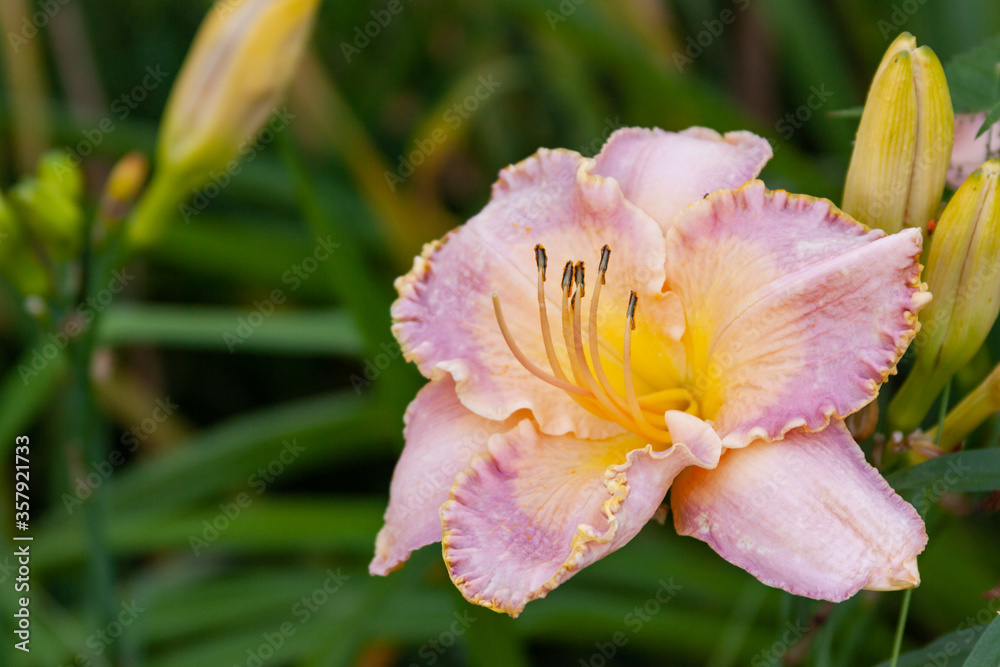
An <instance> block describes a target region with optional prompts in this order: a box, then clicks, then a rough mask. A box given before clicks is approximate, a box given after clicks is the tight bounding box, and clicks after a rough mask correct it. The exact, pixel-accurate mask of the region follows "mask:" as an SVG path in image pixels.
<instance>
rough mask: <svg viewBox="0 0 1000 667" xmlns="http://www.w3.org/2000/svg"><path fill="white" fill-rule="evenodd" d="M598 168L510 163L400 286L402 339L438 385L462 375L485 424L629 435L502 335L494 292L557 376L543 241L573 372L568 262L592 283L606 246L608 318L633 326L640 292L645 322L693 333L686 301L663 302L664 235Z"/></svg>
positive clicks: (551, 154) (615, 352) (540, 161)
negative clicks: (629, 310) (565, 283)
mask: <svg viewBox="0 0 1000 667" xmlns="http://www.w3.org/2000/svg"><path fill="white" fill-rule="evenodd" d="M593 164H594V163H593V160H588V159H584V158H581V157H580V156H579V155H578V154H576V153H573V152H571V151H564V150H560V151H549V150H542V151H539V153H538V154H537V155H535V156H534V157H531V158H529V159H528V160H525V161H524V162H522V163H520V164H518V165H515V166H512V167H508V168H507V169H505V170H504V171H503V172H501V175H500V180H499V181H498V182H497V183H496V184H495V185H494V187H493V197H492V199H491V200H490V203H489V204H487V206H486V207H485V208H484V209H483V211H482V212H481V213H480V214H479V215H477V216H476V217H474V218H472V219H471V220H470V221H469V222H468V223H466V224H465V225H464V226H462V227H461V228H459V229H458V230H456V231H453V232H452V233H450V234H449V235H448V236H447V237H445V239H444V240H443V241H441V242H436V243H433V244H428V246H427V247H426V248H425V250H424V254H423V256H422V257H418V258H417V259H416V261H415V263H414V268H413V270H412V271H411V272H410V273H409V274H407V275H406V276H403V277H402V278H400V279H399V280H397V282H396V288H397V290H398V291H399V294H400V297H399V299H398V300H397V301H396V302H395V303H394V304H393V308H392V314H393V318H394V321H395V324H394V325H393V332H394V333H395V335H396V337H397V339H398V340H399V341H400V343H401V345H402V346H403V349H404V352H405V354H406V358H407V359H409V360H411V361H415V362H416V363H417V365H418V367H419V368H420V371H421V372H422V373H423V374H424V375H425V376H427V377H431V378H436V377H440V376H441V375H443V374H444V373H449V374H451V376H452V377H453V378H454V379H455V381H456V382H457V384H458V396H459V399H460V400H461V401H462V403H463V404H464V405H465V406H466V407H468V408H469V409H470V410H472V411H474V412H476V413H477V414H479V415H482V416H483V417H486V418H488V419H493V420H503V419H505V418H507V417H508V416H509V415H511V414H512V413H514V412H515V411H517V410H520V409H525V408H527V409H529V410H531V412H532V414H533V415H534V417H535V419H536V420H537V422H538V424H539V425H540V428H541V429H542V430H543V431H544V432H546V433H552V434H561V433H566V432H570V431H572V432H574V433H576V434H577V435H580V436H582V437H596V438H601V437H608V436H611V435H615V434H618V433H621V432H622V430H623V429H621V428H620V427H619V426H618V425H616V424H614V423H612V422H609V421H606V420H603V419H600V418H598V417H595V416H593V415H592V414H590V413H589V412H586V411H585V410H584V409H583V408H582V407H580V406H579V405H578V404H577V403H575V402H574V401H573V400H572V399H571V398H570V396H569V395H568V394H567V393H566V392H564V391H562V390H560V389H554V388H553V387H552V386H551V385H549V384H546V383H545V382H544V381H542V380H539V379H538V378H536V377H535V376H534V375H532V374H531V373H529V372H528V371H527V370H525V369H524V368H523V367H522V366H521V364H520V363H519V362H518V361H517V360H516V359H515V357H514V356H513V355H512V354H511V352H510V349H509V348H508V346H507V344H506V343H505V342H504V340H503V337H502V336H501V333H500V329H499V327H498V325H497V321H496V318H495V314H494V311H493V307H492V300H491V293H493V292H495V293H497V294H498V295H499V298H500V301H501V303H502V306H503V310H504V314H505V319H506V320H507V322H508V324H509V325H510V329H511V331H512V333H513V336H514V338H515V339H516V340H517V341H518V343H519V345H520V347H521V348H522V349H523V351H524V352H525V354H526V355H527V356H528V357H529V358H530V359H531V360H532V361H533V362H534V363H535V364H536V365H537V366H539V367H540V368H542V369H544V370H545V371H548V370H549V364H548V362H547V361H546V355H545V349H544V346H543V339H542V336H541V333H540V332H541V329H540V324H539V313H538V301H537V289H536V285H537V269H536V266H535V259H534V252H533V248H534V245H535V244H536V243H541V244H544V246H545V248H546V249H547V251H548V273H549V274H550V275H549V279H548V283H547V288H548V289H547V291H546V296H547V302H548V307H547V311H548V319H549V323H550V327H551V329H552V331H553V332H557V333H555V334H554V336H553V338H554V343H555V346H556V351H557V354H558V356H559V357H560V359H561V361H562V362H563V363H564V364H565V365H564V368H566V369H568V368H569V365H568V361H567V360H568V357H567V356H566V354H565V346H564V345H563V344H562V336H561V335H559V333H558V332H560V331H561V330H562V329H561V319H560V312H561V303H560V298H561V292H560V287H559V277H560V272H561V270H562V266H563V263H564V262H566V261H569V260H574V261H575V260H583V261H585V262H586V263H587V264H588V265H589V268H590V269H591V271H590V276H589V279H590V282H589V283H588V285H593V281H594V280H595V279H596V275H595V274H596V268H597V266H598V263H599V259H600V253H601V247H602V246H603V245H604V244H608V245H609V246H610V247H611V250H612V260H611V261H612V267H613V269H612V270H611V271H609V272H608V274H607V284H606V285H605V287H604V294H605V295H606V296H602V298H601V306H602V314H603V315H602V319H607V318H608V317H610V318H611V319H609V320H607V321H612V322H614V323H616V324H615V326H616V327H617V328H618V329H621V330H624V327H625V322H626V319H625V308H626V306H627V301H628V294H629V290H630V289H634V290H636V291H637V292H639V294H640V296H645V297H647V298H644V300H643V306H642V307H643V309H644V310H643V314H644V316H646V317H649V318H651V320H652V321H656V322H658V325H657V328H658V329H660V330H662V331H664V332H666V333H665V334H664V335H669V334H670V333H671V332H672V333H674V334H677V333H679V332H680V331H681V330H682V329H683V315H682V313H681V311H680V308H679V307H678V302H677V300H676V298H675V297H669V295H667V296H665V295H663V294H661V289H662V287H663V281H664V273H663V260H664V257H665V249H664V247H663V235H662V233H661V232H660V230H659V228H658V227H657V225H656V223H655V222H653V220H652V219H650V218H649V216H647V215H646V214H645V213H643V212H642V211H641V210H639V209H638V208H636V207H635V206H633V205H632V204H630V203H629V202H627V201H626V200H625V199H624V198H623V196H622V194H621V191H620V189H619V188H618V185H617V184H616V183H615V182H614V181H613V180H611V179H606V178H602V177H597V176H593V175H591V174H590V173H589V172H590V170H591V169H592V168H593ZM604 316H607V317H604ZM619 323H620V324H619ZM601 343H602V346H604V351H605V352H607V354H608V355H609V357H612V358H615V357H620V356H621V347H620V346H616V345H615V344H614V343H613V341H607V340H603V339H602V341H601ZM641 343H642V341H639V342H637V347H638V346H639V345H640V344H641ZM663 348H665V346H663V345H661V346H659V347H658V349H663Z"/></svg>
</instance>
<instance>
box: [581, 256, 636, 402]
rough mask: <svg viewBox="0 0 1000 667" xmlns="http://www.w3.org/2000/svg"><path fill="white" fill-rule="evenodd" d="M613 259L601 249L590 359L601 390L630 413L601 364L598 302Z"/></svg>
mask: <svg viewBox="0 0 1000 667" xmlns="http://www.w3.org/2000/svg"><path fill="white" fill-rule="evenodd" d="M610 258H611V250H610V249H609V248H608V246H606V245H605V246H604V247H603V248H601V263H600V265H599V266H598V268H597V271H598V274H599V278H600V279H599V280H598V281H597V284H596V285H595V286H594V294H593V296H591V297H590V321H589V322H588V327H589V328H588V333H589V336H588V338H589V339H590V340H589V343H590V359H591V361H592V362H593V364H594V375H596V376H597V381H598V382H600V383H601V388H602V389H603V390H604V392H605V393H606V394H607V395H608V398H610V399H611V400H612V401H613V402H614V404H615V406H616V407H617V408H618V409H619V410H621V411H622V412H623V413H627V412H628V406H627V405H626V404H625V402H624V401H623V400H622V398H621V397H620V396H619V395H618V392H617V391H615V389H614V387H612V386H611V382H610V381H609V380H608V376H607V375H606V374H605V373H604V365H603V364H602V363H601V351H600V341H599V339H598V336H597V308H598V302H599V301H600V298H601V285H604V284H605V278H604V274H605V273H607V271H608V260H609V259H610Z"/></svg>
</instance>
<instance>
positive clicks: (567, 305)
mask: <svg viewBox="0 0 1000 667" xmlns="http://www.w3.org/2000/svg"><path fill="white" fill-rule="evenodd" d="M562 288H563V293H562V330H563V343H565V345H566V353H567V354H568V355H569V367H570V370H571V371H572V373H573V378H574V379H575V380H576V383H577V384H578V385H585V384H586V381H585V380H584V379H583V372H582V371H581V369H580V367H579V364H578V363H577V362H576V360H575V359H574V358H573V320H572V317H573V316H572V311H573V301H570V295H571V294H572V293H573V262H566V266H565V267H564V268H563V277H562ZM574 299H575V297H574Z"/></svg>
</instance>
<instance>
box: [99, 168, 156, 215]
mask: <svg viewBox="0 0 1000 667" xmlns="http://www.w3.org/2000/svg"><path fill="white" fill-rule="evenodd" d="M148 175H149V160H148V159H147V158H146V156H145V155H143V154H142V153H138V152H136V153H129V154H128V155H125V156H124V157H123V158H122V159H120V160H118V162H117V163H116V164H115V166H114V168H113V169H112V170H111V173H110V174H109V175H108V180H107V183H106V184H105V186H104V192H103V194H102V195H101V216H102V217H103V218H104V219H105V220H108V221H111V222H117V221H119V220H121V219H123V218H124V217H125V215H126V214H127V213H128V210H129V209H130V208H131V206H132V203H133V202H134V201H135V200H136V198H137V197H138V196H139V192H141V191H142V187H143V186H144V185H145V184H146V177H147V176H148Z"/></svg>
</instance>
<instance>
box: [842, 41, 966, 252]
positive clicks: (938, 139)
mask: <svg viewBox="0 0 1000 667" xmlns="http://www.w3.org/2000/svg"><path fill="white" fill-rule="evenodd" d="M954 125H955V117H954V112H953V111H952V107H951V96H950V95H949V94H948V84H947V83H946V81H945V78H944V70H943V69H942V67H941V63H940V61H938V59H937V56H936V55H934V52H933V51H931V49H930V48H928V47H926V46H921V47H920V48H917V42H916V39H914V37H913V35H911V34H909V33H905V32H904V33H903V34H901V35H900V36H899V37H897V38H896V40H895V41H894V42H893V43H892V44H891V45H890V46H889V50H888V51H887V52H886V54H885V57H884V58H883V59H882V63H881V64H880V65H879V67H878V70H877V71H876V72H875V78H874V80H873V81H872V85H871V88H870V89H869V91H868V99H867V100H866V102H865V109H864V112H863V113H862V116H861V124H860V125H859V126H858V134H857V138H856V141H855V143H854V152H853V153H852V154H851V165H850V167H849V168H848V170H847V181H846V183H845V185H844V205H843V209H844V211H845V212H846V213H847V214H849V215H851V216H853V217H854V218H856V219H858V220H860V221H861V222H863V223H864V224H866V225H868V226H869V227H878V228H879V229H883V230H885V231H886V232H888V233H890V234H891V233H894V232H898V231H899V230H901V229H903V227H904V226H905V227H923V228H924V229H926V228H927V223H928V221H930V220H932V219H933V218H934V217H936V215H937V211H938V207H939V206H940V204H941V195H942V193H943V192H944V182H945V176H946V174H947V171H948V160H949V158H950V157H951V145H952V141H953V139H954Z"/></svg>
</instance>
